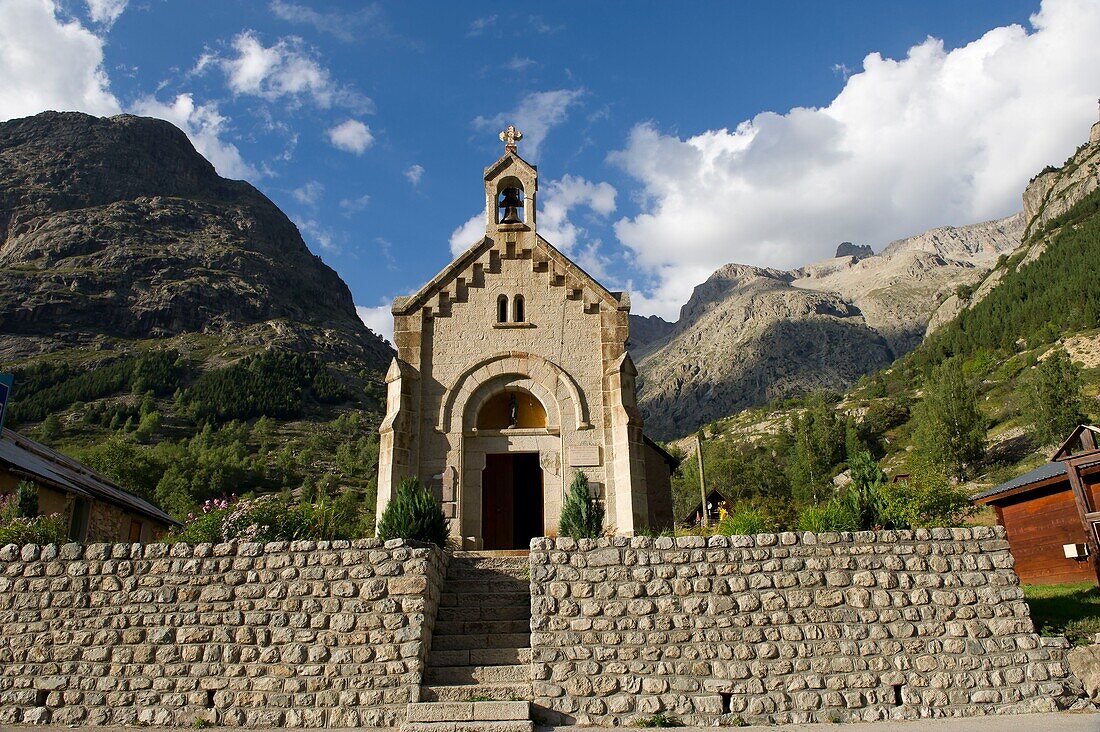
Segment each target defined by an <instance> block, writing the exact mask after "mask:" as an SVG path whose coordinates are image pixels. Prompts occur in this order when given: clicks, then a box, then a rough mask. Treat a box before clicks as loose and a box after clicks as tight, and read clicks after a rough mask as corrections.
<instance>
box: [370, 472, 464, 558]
mask: <svg viewBox="0 0 1100 732" xmlns="http://www.w3.org/2000/svg"><path fill="white" fill-rule="evenodd" d="M447 523H448V522H447V519H446V517H445V516H444V515H443V509H442V508H441V507H440V505H439V502H438V501H436V500H435V496H433V495H432V492H431V491H430V490H428V489H427V488H425V487H424V486H422V485H420V481H419V480H418V479H416V478H405V479H404V480H403V481H401V482H400V483H399V484H398V486H397V490H396V491H394V494H393V496H392V497H391V498H390V502H389V503H388V504H386V510H385V511H383V512H382V516H381V517H380V518H379V519H378V538H379V539H382V540H384V541H388V540H389V539H411V540H414V541H427V542H431V543H432V544H435V545H437V546H444V545H446V543H447V534H448V528H447Z"/></svg>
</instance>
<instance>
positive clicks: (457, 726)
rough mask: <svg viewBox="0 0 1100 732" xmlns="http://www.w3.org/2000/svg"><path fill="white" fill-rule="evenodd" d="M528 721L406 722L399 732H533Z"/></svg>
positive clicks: (531, 724) (532, 724)
mask: <svg viewBox="0 0 1100 732" xmlns="http://www.w3.org/2000/svg"><path fill="white" fill-rule="evenodd" d="M534 729H535V724H534V723H533V722H531V721H530V720H528V721H525V722H524V721H516V720H512V721H508V722H504V721H496V722H406V723H405V724H403V725H401V732H534Z"/></svg>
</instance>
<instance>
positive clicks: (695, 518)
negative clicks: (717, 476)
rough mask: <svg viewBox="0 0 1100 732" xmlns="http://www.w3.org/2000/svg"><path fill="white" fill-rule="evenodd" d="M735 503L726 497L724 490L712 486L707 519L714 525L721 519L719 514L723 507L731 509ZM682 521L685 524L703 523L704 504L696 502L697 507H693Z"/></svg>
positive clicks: (708, 496) (708, 495)
mask: <svg viewBox="0 0 1100 732" xmlns="http://www.w3.org/2000/svg"><path fill="white" fill-rule="evenodd" d="M732 506H733V503H732V502H731V501H730V500H729V499H728V498H726V496H725V495H724V494H723V493H722V491H720V490H718V489H717V488H711V490H710V492H709V493H707V521H708V522H709V523H710V524H712V525H714V524H717V523H718V521H719V518H720V516H719V514H720V511H721V510H722V509H725V510H726V511H729V510H730V508H732ZM680 523H681V524H682V525H684V526H696V525H698V524H701V523H703V504H702V503H699V504H696V506H695V508H693V509H691V512H690V513H688V514H687V515H685V516H684V517H683V520H681V521H680Z"/></svg>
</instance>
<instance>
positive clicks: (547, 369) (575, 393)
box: [436, 351, 592, 432]
mask: <svg viewBox="0 0 1100 732" xmlns="http://www.w3.org/2000/svg"><path fill="white" fill-rule="evenodd" d="M510 375H511V376H519V377H526V379H528V380H530V382H531V383H532V385H536V384H537V385H538V389H537V390H536V388H535V387H534V386H532V388H531V389H530V391H531V393H532V394H535V395H536V396H537V397H538V398H539V400H540V401H542V404H543V406H544V407H546V408H547V419H548V420H549V419H550V405H549V404H548V403H547V401H551V402H553V404H554V406H555V408H556V411H558V419H557V420H556V423H557V424H559V425H560V423H561V419H562V412H563V411H564V410H562V409H557V407H558V399H557V393H558V387H559V386H560V387H562V388H564V389H565V393H566V396H567V397H568V401H570V402H572V408H573V417H574V419H575V422H576V428H577V429H579V430H583V429H588V428H590V427H591V426H592V425H591V423H590V421H589V417H588V402H587V401H586V400H585V398H584V394H583V393H582V392H581V390H580V387H579V386H577V382H576V381H574V380H573V377H572V376H570V375H569V374H568V373H566V372H565V370H564V369H562V368H561V367H560V366H558V365H556V364H554V363H553V362H551V361H548V360H547V359H545V358H543V357H542V356H536V355H535V354H533V353H523V352H519V351H507V352H504V353H498V354H496V355H493V356H488V357H486V358H483V359H481V360H480V361H477V362H475V363H474V364H473V365H471V366H470V367H469V368H467V369H466V370H465V371H463V372H462V373H461V374H460V375H459V376H458V378H457V379H455V382H454V384H452V385H451V387H450V388H449V389H448V390H447V395H446V397H445V398H444V399H443V404H442V406H441V407H440V411H439V419H438V422H437V424H436V428H437V429H438V430H439V431H440V432H457V431H460V430H461V429H462V419H463V417H464V412H465V405H467V404H468V403H469V402H470V397H471V396H473V395H474V392H475V391H478V390H479V389H480V387H481V386H482V385H483V384H486V383H487V382H489V381H492V380H494V379H496V378H497V377H500V376H510ZM540 391H541V393H540ZM543 394H546V395H549V397H548V398H544V397H543ZM456 402H457V403H460V404H462V405H463V407H462V409H459V410H458V414H457V415H456V414H455V411H456V410H455V403H456Z"/></svg>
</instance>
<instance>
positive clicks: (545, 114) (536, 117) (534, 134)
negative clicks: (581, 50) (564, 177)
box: [474, 89, 584, 160]
mask: <svg viewBox="0 0 1100 732" xmlns="http://www.w3.org/2000/svg"><path fill="white" fill-rule="evenodd" d="M583 95H584V90H583V89H557V90H555V91H545V92H534V93H532V94H528V95H527V96H525V97H524V98H523V99H522V100H520V103H519V105H518V106H517V107H516V108H515V109H513V110H512V111H511V112H504V113H501V114H498V115H496V116H494V117H478V118H476V119H475V120H474V127H476V128H477V129H479V130H490V129H491V130H497V129H503V128H504V126H506V125H510V124H513V125H515V126H516V127H517V128H519V130H520V131H521V132H523V140H522V141H521V142H520V150H519V152H520V155H523V156H524V157H528V158H531V159H532V160H533V159H535V158H537V157H538V154H539V147H540V146H541V145H542V142H543V140H545V139H546V135H547V134H549V132H550V130H551V129H553V128H554V127H556V126H557V125H559V124H561V123H562V122H564V121H565V120H566V118H567V117H568V116H569V108H570V107H572V106H573V105H574V104H576V103H577V102H578V101H580V98H581V97H582V96H583Z"/></svg>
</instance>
